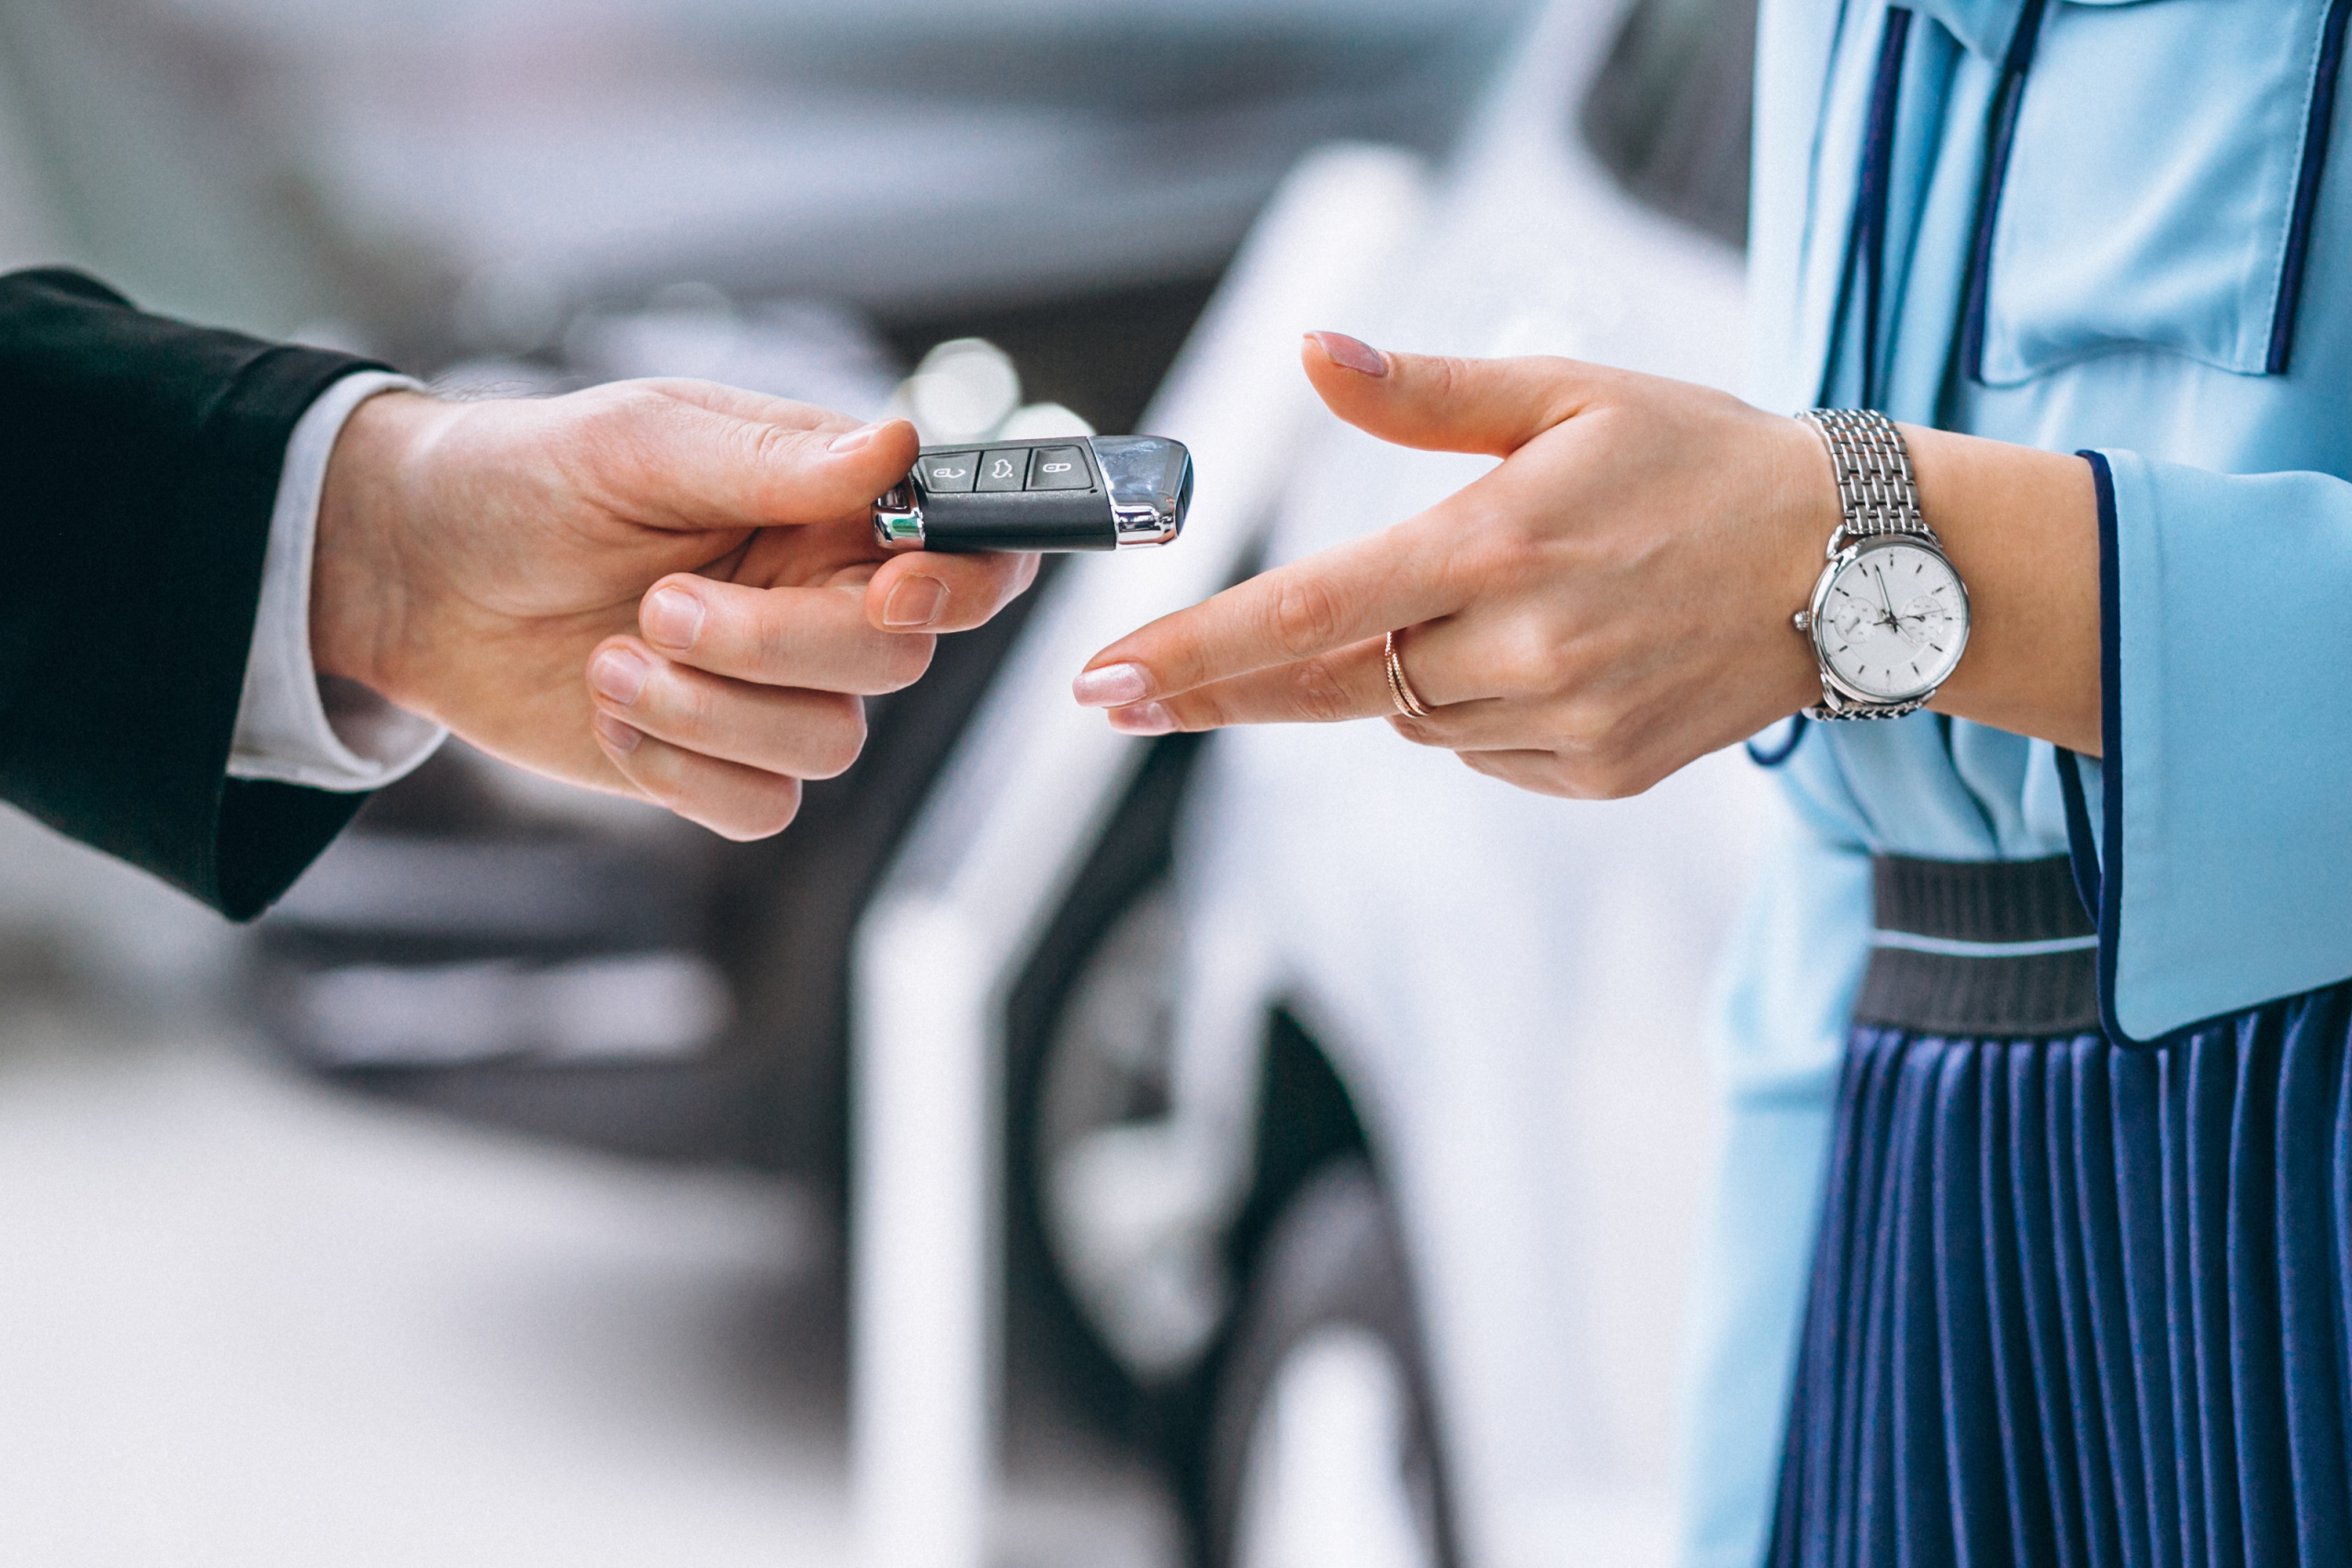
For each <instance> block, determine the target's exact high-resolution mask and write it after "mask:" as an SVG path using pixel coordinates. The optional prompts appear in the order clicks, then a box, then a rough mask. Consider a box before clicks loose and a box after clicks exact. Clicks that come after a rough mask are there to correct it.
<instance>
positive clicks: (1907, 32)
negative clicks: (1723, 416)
mask: <svg viewBox="0 0 2352 1568" xmlns="http://www.w3.org/2000/svg"><path fill="white" fill-rule="evenodd" d="M1910 39H1911V13H1910V12H1909V11H1907V10H1905V9H1904V8H1903V7H1902V6H1891V7H1889V8H1888V10H1887V13H1886V36H1885V37H1884V38H1883V39H1880V40H1879V46H1878V69H1877V71H1876V73H1874V74H1873V75H1872V77H1871V108H1870V118H1868V120H1866V121H1865V122H1864V126H1863V131H1862V171H1861V179H1860V182H1859V183H1858V185H1857V186H1856V187H1855V191H1854V216H1853V220H1852V223H1851V225H1850V227H1849V231H1848V239H1847V245H1846V287H1847V288H1848V289H1849V290H1850V289H1851V288H1853V285H1854V270H1855V268H1856V267H1860V269H1861V274H1862V310H1861V317H1862V399H1861V401H1862V406H1863V407H1865V408H1875V407H1876V406H1877V404H1878V318H1879V302H1880V300H1881V299H1882V297H1883V290H1884V288H1885V280H1886V197H1887V188H1888V186H1889V184H1890V179H1889V175H1890V172H1891V171H1892V169H1893V167H1894V106H1895V101H1896V98H1897V97H1898V96H1899V95H1900V94H1901V92H1902V89H1903V56H1904V52H1905V49H1906V47H1907V46H1908V44H1909V42H1910ZM1827 398H1828V390H1827V389H1826V387H1825V388H1824V389H1822V391H1820V392H1819V393H1817V394H1816V395H1815V399H1814V400H1815V402H1823V401H1826V400H1827ZM1788 726H1789V728H1788V733H1787V735H1786V736H1785V737H1783V738H1782V739H1781V742H1780V743H1779V744H1778V745H1776V746H1772V747H1770V748H1766V747H1761V746H1758V745H1757V744H1756V742H1755V741H1753V740H1750V741H1748V742H1747V760H1748V761H1751V762H1753V763H1755V764H1756V765H1757V766H1758V767H1759V768H1778V767H1781V766H1783V765H1784V764H1786V763H1787V761H1788V760H1789V759H1790V758H1791V757H1793V756H1795V755H1796V751H1797V745H1798V743H1799V742H1800V741H1802V740H1804V731H1805V716H1804V715H1803V714H1801V713H1799V714H1791V715H1790V716H1789V718H1788Z"/></svg>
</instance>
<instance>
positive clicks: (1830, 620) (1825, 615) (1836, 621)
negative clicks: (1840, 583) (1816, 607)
mask: <svg viewBox="0 0 2352 1568" xmlns="http://www.w3.org/2000/svg"><path fill="white" fill-rule="evenodd" d="M1885 618H1886V617H1885V616H1883V615H1881V614H1879V611H1878V608H1877V606H1876V605H1872V604H1863V603H1862V602H1861V601H1860V600H1859V599H1856V598H1854V597H1853V596H1852V595H1851V594H1847V593H1838V594H1832V595H1831V596H1830V600H1829V604H1828V605H1827V606H1826V608H1825V609H1824V610H1823V611H1822V619H1823V620H1824V621H1826V623H1827V624H1828V626H1829V629H1830V631H1831V632H1833V633H1834V634H1836V636H1837V638H1838V641H1839V642H1841V643H1850V642H1859V641H1860V639H1861V638H1862V637H1863V636H1864V635H1865V634H1867V633H1868V632H1869V631H1870V629H1871V627H1872V626H1876V625H1877V624H1878V623H1879V622H1880V621H1883V620H1884V619H1885Z"/></svg>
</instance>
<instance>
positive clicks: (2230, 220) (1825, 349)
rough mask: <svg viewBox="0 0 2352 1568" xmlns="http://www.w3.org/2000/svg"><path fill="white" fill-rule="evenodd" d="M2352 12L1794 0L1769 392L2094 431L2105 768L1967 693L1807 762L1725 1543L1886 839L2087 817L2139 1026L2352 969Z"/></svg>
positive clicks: (1765, 1095)
mask: <svg viewBox="0 0 2352 1568" xmlns="http://www.w3.org/2000/svg"><path fill="white" fill-rule="evenodd" d="M2347 11H2352V0H2137V3H2129V4H2124V3H2107V0H2098V3H2081V0H2047V3H2046V4H2044V3H2043V0H1925V3H1924V4H1921V5H1918V6H1914V7H1912V8H1909V9H1907V10H1904V9H1891V8H1890V7H1888V6H1886V5H1884V4H1883V0H1848V3H1846V4H1844V5H1842V6H1841V5H1839V4H1838V3H1837V0H1763V15H1762V18H1761V23H1760V29H1759V34H1758V79H1757V124H1756V152H1755V157H1756V164H1755V185H1754V202H1753V211H1754V220H1753V230H1752V234H1751V241H1750V267H1751V276H1750V284H1751V309H1752V311H1753V318H1754V321H1755V338H1756V341H1755V344H1754V349H1755V357H1754V369H1753V380H1752V386H1751V388H1750V389H1749V395H1750V397H1751V399H1752V400H1754V401H1756V402H1757V403H1758V404H1759V405H1760V406H1763V407H1766V408H1771V409H1778V410H1788V411H1794V410H1796V409H1800V408H1804V407H1806V406H1809V405H1812V404H1815V403H1828V404H1838V405H1848V406H1851V405H1855V404H1862V403H1868V404H1871V405H1873V406H1876V407H1879V408H1882V409H1884V410H1885V411H1886V412H1889V413H1890V414H1892V415H1893V416H1894V417H1895V418H1896V419H1899V420H1907V421H1912V422H1917V423H1933V424H1938V425H1941V426H1943V427H1946V428H1949V429H1955V430H1964V431H1971V432H1974V433H1976V434H1983V435H1988V436H1994V437H1997V438H1999V439H2002V440H2007V441H2015V442H2021V443H2024V444H2026V445H2029V446H2039V447H2043V448H2047V449H2050V450H2053V451H2065V452H2074V451H2082V452H2086V453H2089V454H2092V455H2093V460H2094V467H2095V469H2096V470H2097V473H2098V479H2099V484H2098V491H2099V499H2100V513H2101V516H2100V527H2101V532H2102V536H2103V541H2102V547H2103V555H2104V561H2103V570H2102V576H2103V584H2102V586H2103V595H2102V597H2103V602H2104V605H2105V627H2104V637H2105V660H2104V663H2105V676H2106V693H2105V702H2106V714H2105V758H2106V760H2105V762H2104V764H2103V765H2101V764H2099V763H2096V762H2089V761H2086V762H2085V763H2084V765H2083V768H2082V780H2083V784H2084V789H2083V792H2082V796H2081V800H2080V807H2081V809H2080V810H2079V811H2078V812H2076V813H2075V816H2074V831H2073V833H2072V835H2071V841H2070V833H2069V812H2068V810H2067V806H2066V799H2065V792H2064V789H2063V788H2062V786H2061V773H2060V769H2059V766H2058V759H2057V756H2056V753H2055V752H2054V751H2053V749H2052V747H2051V746H2050V745H2049V744H2048V743H2046V742H2042V741H2034V740H2026V739H2020V738H2018V737H2017V736H2013V735H2008V734H2005V733H2003V732H2001V731H1998V730H1994V729H1989V728H1983V727H1981V726H1977V725H1973V724H1969V723H1966V722H1964V721H1962V722H1953V721H1949V720H1945V719H1941V718H1939V717H1938V716H1934V715H1929V714H1921V715H1917V716H1913V717H1911V718H1908V719H1904V720H1900V721H1896V722H1894V723H1883V724H1853V725H1813V726H1810V727H1808V728H1807V729H1806V731H1805V733H1804V737H1803V739H1801V740H1799V741H1798V743H1797V745H1796V747H1795V749H1794V750H1793V751H1792V752H1791V753H1790V754H1789V756H1788V758H1787V761H1786V762H1785V764H1784V765H1783V766H1782V768H1781V777H1782V778H1783V779H1784V780H1785V782H1786V784H1787V785H1788V789H1787V794H1788V797H1789V801H1790V806H1791V810H1790V813H1789V820H1788V823H1787V827H1786V830H1785V832H1784V833H1783V834H1782V835H1781V839H1780V840H1779V841H1778V842H1776V843H1774V844H1773V845H1772V846H1770V850H1769V852H1768V854H1767V857H1766V860H1767V864H1766V867H1765V872H1764V874H1763V877H1762V879H1761V882H1760V885H1759V888H1758V895H1757V897H1756V901H1755V904H1754V906H1753V907H1752V908H1750V910H1749V911H1748V913H1747V919H1746V922H1745V926H1744V928H1743V929H1744V934H1743V936H1742V937H1741V939H1740V940H1739V941H1738V942H1737V943H1736V951H1735V953H1734V954H1733V957H1732V960H1731V964H1730V969H1729V973H1728V974H1727V976H1726V977H1725V982H1724V988H1723V993H1722V998H1721V1004H1720V1007H1719V1008H1718V1012H1717V1031H1716V1032H1717V1040H1716V1045H1717V1049H1718V1053H1719V1057H1720V1060H1721V1063H1722V1066H1723V1069H1724V1081H1725V1082H1726V1084H1727V1086H1728V1090H1729V1098H1730V1111H1731V1115H1730V1122H1729V1128H1730V1132H1729V1141H1728V1144H1727V1145H1726V1155H1725V1164H1724V1172H1723V1178H1722V1180H1721V1184H1720V1190H1721V1198H1720V1201H1719V1202H1718V1206H1717V1213H1716V1216H1715V1220H1714V1222H1713V1228H1712V1231H1711V1235H1710V1238H1709V1241H1708V1245H1707V1250H1706V1254H1705V1257H1704V1258H1703V1259H1702V1266H1701V1269H1700V1273H1699V1280H1698V1290H1697V1299H1698V1303H1699V1304H1698V1309H1697V1312H1698V1316H1697V1322H1696V1333H1695V1335H1694V1338H1693V1347H1694V1353H1693V1356H1692V1358H1691V1374H1692V1375H1691V1389H1690V1393H1691V1403H1690V1406H1689V1423H1688V1427H1687V1430H1688V1432H1689V1434H1690V1444H1691V1449H1690V1452H1689V1454H1688V1455H1687V1460H1688V1462H1687V1465H1686V1475H1685V1486H1684V1494H1685V1497H1686V1517H1685V1529H1684V1548H1685V1550H1684V1560H1685V1562H1687V1563H1689V1564H1691V1565H1693V1568H1749V1565H1750V1564H1753V1563H1754V1562H1757V1561H1758V1560H1759V1558H1760V1557H1761V1555H1762V1551H1763V1544H1764V1539H1765V1529H1766V1526H1767V1524H1768V1522H1769V1519H1770V1510H1771V1499H1772V1491H1773V1485H1774V1482H1775V1479H1776V1477H1777V1473H1778V1468H1779V1454H1780V1446H1779V1445H1780V1438H1781V1422H1782V1419H1783V1416H1784V1410H1785V1404H1786V1401H1787V1396H1788V1388H1789V1379H1790V1374H1791V1370H1792V1366H1793V1363H1794V1359H1795V1353H1796V1345H1797V1325H1798V1321H1799V1318H1800V1315H1801V1310H1802V1303H1803V1296H1804V1280H1805V1277H1806V1273H1807V1269H1808V1264H1809V1262H1810V1255H1809V1249H1810V1246H1811V1240H1812V1229H1813V1221H1814V1217H1815V1206H1816V1202H1817V1196H1818V1192H1819V1187H1820V1175H1821V1162H1822V1157H1823V1152H1824V1148H1825V1146H1826V1130H1827V1126H1828V1113H1829V1106H1830V1102H1831V1100H1832V1098H1833V1095H1834V1091H1835V1082H1836V1073H1837V1066H1838V1059H1839V1056H1840V1055H1841V1053H1842V1050H1843V1047H1844V1042H1845V1034H1846V1023H1847V1015H1848V1010H1849V1007H1850V1006H1851V1002H1852V998H1853V993H1854V988H1855V986H1856V984H1857V983H1858V981H1859V979H1860V974H1861V970H1862V967H1863V964H1864V963H1865V962H1866V960H1867V958H1868V954H1869V952H1870V944H1871V930H1870V924H1871V904H1870V874H1869V856H1870V855H1871V853H1873V852H1893V853H1898V854H1905V855H1916V856H1924V857H1928V858H1935V859H1947V860H1987V859H2015V858H2027V857H2037V856H2044V855H2054V854H2065V853H2068V852H2070V850H2071V851H2072V852H2074V853H2075V855H2076V857H2077V875H2078V879H2080V880H2084V881H2086V882H2087V883H2088V884H2090V885H2092V886H2094V887H2095V890H2096V897H2097V900H2098V904H2099V931H2100V936H2099V945H2100V951H2099V985H2100V995H2101V1005H2102V1009H2103V1011H2104V1014H2105V1017H2106V1020H2107V1025H2108V1029H2109V1033H2110V1034H2111V1035H2112V1036H2114V1037H2115V1038H2116V1039H2118V1040H2120V1041H2124V1042H2127V1043H2143V1042H2154V1041H2156V1040H2159V1039H2161V1038H2163V1037H2164V1036H2165V1035H2166V1034H2167V1033H2169V1032H2173V1031H2176V1030H2178V1029H2180V1028H2181V1027H2183V1026H2184V1025H2188V1024H2191V1023H2195V1022H2198V1021H2202V1020H2205V1019H2209V1018H2212V1017H2215V1016H2217V1015H2221V1014H2224V1013H2228V1012H2232V1011H2234V1010H2239V1009H2242V1008H2246V1007H2250V1006H2252V1005H2255V1004H2256V1003H2259V1002H2263V1001H2266V1000H2268V999H2271V998H2277V997H2280V996H2286V995H2291V994H2293V993H2296V992H2299V991H2304V990H2309V989H2312V988H2313V987H2320V986H2324V985H2328V984H2331V983H2333V982H2335V981H2339V980H2343V979H2346V977H2352V483H2347V482H2346V478H2345V476H2352V129H2345V128H2341V127H2339V126H2337V124H2336V123H2335V122H2336V121H2337V120H2338V119H2339V118H2342V114H2341V111H2340V109H2339V105H2338V101H2337V98H2338V94H2337V86H2338V76H2339V73H2340V69H2339V68H2340V64H2341V59H2342V53H2343V45H2344V34H2345V24H2346V12H2347ZM2331 141H2333V142H2335V146H2334V148H2333V156H2331V146H2330V143H2331ZM1882 202H1883V209H1882ZM1858 210H1859V211H1860V212H1861V214H1862V215H1863V237H1864V239H1865V240H1869V239H1872V238H1875V239H1877V240H1878V241H1879V254H1880V255H1881V257H1882V261H1881V265H1879V267H1878V268H1877V269H1876V273H1877V276H1876V278H1875V281H1873V279H1872V277H1871V269H1870V268H1868V267H1865V266H1863V265H1860V257H1859V254H1858V247H1857V244H1856V243H1855V241H1856V221H1857V213H1858ZM1930 521H1931V522H1932V521H1933V519H1932V518H1931V519H1930ZM1785 739H1787V737H1786V735H1785V734H1784V733H1781V732H1776V733H1775V734H1772V735H1768V736H1765V737H1759V738H1758V742H1757V745H1758V748H1759V749H1762V750H1766V751H1767V752H1768V754H1769V752H1770V751H1771V750H1775V749H1777V748H1778V747H1779V746H1780V745H1781V744H1782V743H1783V742H1784V741H1785Z"/></svg>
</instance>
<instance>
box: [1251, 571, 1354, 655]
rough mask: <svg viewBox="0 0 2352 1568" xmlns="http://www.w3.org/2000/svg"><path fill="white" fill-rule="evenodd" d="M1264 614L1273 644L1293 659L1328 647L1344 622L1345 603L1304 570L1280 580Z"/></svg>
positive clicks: (1335, 593)
mask: <svg viewBox="0 0 2352 1568" xmlns="http://www.w3.org/2000/svg"><path fill="white" fill-rule="evenodd" d="M1266 614H1267V619H1268V626H1267V628H1266V629H1267V631H1268V633H1269V635H1270V636H1271V637H1272V640H1273V644H1274V646H1275V647H1276V648H1278V649H1281V650H1282V651H1283V652H1284V653H1287V654H1288V655H1290V656H1291V657H1292V658H1293V659H1304V658H1306V656H1307V655H1309V654H1312V653H1319V652H1321V651H1322V650H1323V649H1326V648H1329V646H1330V645H1331V644H1332V643H1333V642H1334V641H1336V640H1338V638H1339V636H1340V627H1341V626H1344V625H1346V623H1347V606H1346V605H1345V604H1343V603H1342V602H1341V600H1340V595H1339V594H1338V593H1337V592H1334V591H1333V590H1332V589H1331V587H1330V586H1329V584H1328V583H1325V582H1323V581H1321V580H1320V579H1317V578H1316V577H1314V576H1311V575H1309V574H1307V573H1304V572H1298V573H1293V574H1291V575H1289V576H1287V577H1285V578H1284V579H1283V582H1282V585H1281V586H1280V587H1279V588H1278V589H1277V590H1276V591H1275V593H1274V598H1273V603H1272V604H1271V605H1269V606H1268V608H1267V612H1266Z"/></svg>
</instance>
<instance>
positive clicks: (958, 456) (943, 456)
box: [915, 452, 980, 495]
mask: <svg viewBox="0 0 2352 1568" xmlns="http://www.w3.org/2000/svg"><path fill="white" fill-rule="evenodd" d="M979 458H980V455H979V454H978V452H926V453H924V454H923V455H922V457H920V458H919V459H917V460H916V463H915V470H916V472H917V473H919V474H921V475H922V488H923V489H925V490H927V491H931V492H932V493H933V495H952V494H955V493H956V491H967V490H969V489H971V488H972V476H973V475H974V474H975V473H977V472H978V469H979V466H980V463H979Z"/></svg>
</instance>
